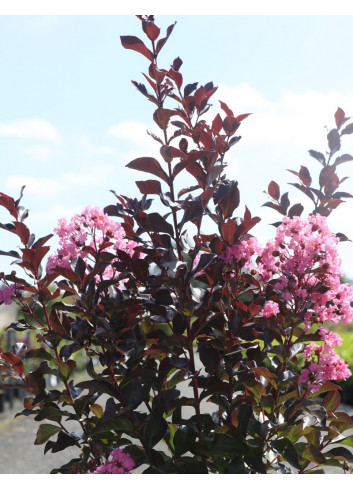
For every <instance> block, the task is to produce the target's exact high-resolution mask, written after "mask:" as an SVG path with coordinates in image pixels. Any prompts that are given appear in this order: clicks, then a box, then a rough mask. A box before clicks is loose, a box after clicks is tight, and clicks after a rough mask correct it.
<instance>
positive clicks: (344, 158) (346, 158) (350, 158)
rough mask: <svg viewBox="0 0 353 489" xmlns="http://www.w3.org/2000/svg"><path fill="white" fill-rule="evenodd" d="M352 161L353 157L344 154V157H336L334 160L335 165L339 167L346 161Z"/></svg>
mask: <svg viewBox="0 0 353 489" xmlns="http://www.w3.org/2000/svg"><path fill="white" fill-rule="evenodd" d="M352 160H353V156H351V155H348V154H344V155H341V156H338V157H337V158H336V159H335V163H334V164H335V165H336V166H337V165H340V164H341V163H346V161H352Z"/></svg>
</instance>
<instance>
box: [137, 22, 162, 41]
mask: <svg viewBox="0 0 353 489" xmlns="http://www.w3.org/2000/svg"><path fill="white" fill-rule="evenodd" d="M142 29H143V32H145V34H146V35H147V37H148V39H150V40H151V41H155V40H156V39H157V37H158V36H159V33H160V31H161V30H160V28H159V27H157V26H156V24H155V23H154V22H150V21H147V20H143V21H142Z"/></svg>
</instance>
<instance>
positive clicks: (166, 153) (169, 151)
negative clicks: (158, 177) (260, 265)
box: [160, 145, 185, 163]
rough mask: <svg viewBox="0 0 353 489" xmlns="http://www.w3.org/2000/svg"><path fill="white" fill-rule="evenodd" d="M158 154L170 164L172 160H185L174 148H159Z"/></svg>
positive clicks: (183, 155)
mask: <svg viewBox="0 0 353 489" xmlns="http://www.w3.org/2000/svg"><path fill="white" fill-rule="evenodd" d="M160 153H161V155H162V157H163V159H164V160H165V161H167V162H169V163H170V162H171V161H172V160H173V159H174V158H185V154H184V153H183V152H182V151H180V149H178V148H174V146H166V145H163V146H161V149H160Z"/></svg>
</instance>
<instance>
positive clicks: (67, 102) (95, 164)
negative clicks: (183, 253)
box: [0, 15, 353, 278]
mask: <svg viewBox="0 0 353 489" xmlns="http://www.w3.org/2000/svg"><path fill="white" fill-rule="evenodd" d="M174 21H177V24H176V26H175V29H174V31H173V33H172V35H171V37H170V38H169V40H168V42H167V44H166V45H165V47H164V49H163V51H162V53H161V56H160V63H159V66H160V67H162V68H168V67H169V65H170V64H171V63H172V61H173V59H174V58H176V57H177V56H179V57H180V58H181V59H182V60H183V66H182V68H181V72H182V73H183V77H184V81H185V83H191V82H195V81H199V82H201V83H202V84H205V83H206V82H208V81H211V80H212V81H213V82H214V84H215V85H217V86H218V87H219V89H218V91H217V92H216V94H215V95H214V96H213V97H212V99H211V100H213V107H212V109H211V110H210V111H209V114H206V117H211V120H212V116H214V115H215V114H216V113H217V112H218V111H219V110H220V108H219V102H218V101H219V100H222V101H224V102H226V103H227V105H228V106H229V107H230V108H232V109H233V111H234V113H235V114H236V115H238V114H242V113H244V112H245V113H248V112H251V113H252V115H251V117H249V118H248V119H246V120H244V122H243V123H242V126H241V129H240V130H239V134H240V135H242V139H241V141H240V142H239V143H238V144H237V145H236V146H234V147H233V149H232V150H231V151H230V152H229V153H228V154H227V155H228V157H227V162H228V165H229V167H228V171H227V174H228V177H229V178H231V179H236V180H238V182H239V188H240V196H241V204H240V208H239V210H238V212H237V214H238V215H240V216H242V215H243V213H244V206H245V205H247V206H248V207H249V209H250V210H251V212H252V214H253V215H258V216H260V217H261V218H262V221H261V223H260V224H259V225H258V226H257V227H256V228H254V230H253V231H254V234H256V236H257V237H258V239H259V240H260V241H262V242H265V241H266V240H267V239H270V238H271V236H273V234H274V230H275V228H274V227H272V226H270V224H271V223H272V222H275V221H278V220H279V214H277V213H276V212H275V211H272V210H271V209H268V208H266V207H262V204H263V203H264V202H266V200H267V197H266V195H265V194H264V193H263V191H264V190H266V189H267V186H268V184H269V182H270V181H271V180H276V181H277V182H278V183H279V184H280V186H281V192H282V193H284V192H285V191H289V197H290V200H291V203H293V204H294V203H296V202H302V203H303V204H305V206H306V210H307V211H310V209H311V208H310V205H307V204H310V201H309V200H308V199H307V198H306V197H305V196H304V194H300V193H299V192H298V191H297V190H296V189H294V188H293V187H291V186H290V185H287V183H288V182H295V181H296V180H295V177H294V175H291V174H290V173H288V171H287V170H286V169H293V170H299V168H300V166H301V165H305V166H307V167H308V168H309V170H310V171H311V172H312V174H313V175H315V171H317V170H319V163H318V162H316V160H314V159H312V158H311V157H310V156H309V155H308V150H309V149H314V150H317V151H321V152H325V151H326V149H327V139H326V134H327V131H328V129H331V128H333V127H334V117H333V116H334V113H335V111H336V110H337V107H341V108H342V109H343V110H344V111H345V112H346V115H347V116H350V115H351V116H353V64H352V62H351V59H352V46H353V28H352V27H353V17H352V16H349V15H347V16H300V15H294V16H289V15H288V16H270V15H263V16H256V15H249V16H246V15H245V16H244V15H238V16H237V15H219V16H212V15H207V16H191V15H190V16H182V15H173V16H171V15H168V16H165V15H162V16H156V23H157V25H159V26H160V27H161V29H162V32H165V30H166V28H167V26H168V25H170V24H172V23H173V22H174ZM120 35H135V36H138V37H141V39H143V40H144V39H145V38H144V34H143V32H142V29H141V26H140V21H139V20H138V19H136V18H135V17H133V16H125V15H115V16H114V15H111V16H98V15H94V16H70V15H64V16H6V15H2V16H0V66H1V77H0V151H1V153H0V154H1V170H2V178H1V185H0V192H4V193H6V194H9V195H11V196H13V197H15V198H17V197H18V195H19V192H20V188H21V186H22V185H26V189H25V194H24V198H23V201H22V202H23V205H25V206H26V207H28V208H29V209H30V217H29V219H28V220H27V225H28V226H29V227H30V229H31V231H32V232H34V233H35V234H36V236H37V237H40V236H44V235H46V234H48V233H49V232H51V231H52V230H53V228H54V227H55V226H56V222H57V219H58V218H59V217H62V216H66V217H71V216H72V215H73V214H75V213H77V212H79V211H81V210H82V209H83V208H84V207H85V206H86V205H88V204H89V205H92V206H100V207H104V206H106V205H109V204H112V203H114V202H115V197H114V196H113V194H111V193H110V192H109V190H110V189H113V190H115V191H116V192H117V193H118V194H124V195H129V196H140V194H139V191H138V189H137V187H136V185H135V184H134V181H135V180H141V179H143V178H148V176H147V174H142V173H139V172H136V171H134V170H129V169H127V168H125V165H126V164H127V163H128V162H129V161H131V160H132V159H134V158H136V157H139V156H155V157H158V143H155V142H154V141H153V140H152V139H151V138H150V137H148V136H147V135H146V130H151V131H152V132H154V133H156V134H158V131H159V129H158V127H157V126H156V125H155V124H154V122H153V120H152V114H153V111H154V106H153V105H152V104H151V103H150V102H148V101H147V99H145V98H144V97H143V96H142V95H141V94H140V93H139V92H138V91H137V90H136V88H135V87H134V86H133V85H132V84H131V82H130V81H131V80H136V81H139V82H143V81H144V78H143V76H142V74H141V73H142V72H146V71H147V69H148V61H147V59H146V58H144V57H143V56H141V55H139V54H138V53H135V52H133V51H128V50H125V49H123V48H122V46H121V44H120V40H119V36H120ZM352 152H353V136H344V138H343V145H342V153H352ZM339 176H342V177H343V176H349V177H350V178H349V180H348V181H347V182H345V183H344V184H343V185H342V190H345V191H347V192H351V193H353V183H352V182H353V180H352V177H353V163H352V162H348V163H346V164H344V165H341V166H340V167H339ZM181 184H185V186H188V185H190V184H194V182H193V179H192V177H190V180H189V181H186V180H185V181H182V182H181ZM351 200H352V202H351V201H348V202H347V203H345V204H342V205H341V206H340V207H339V208H338V209H337V211H336V212H334V213H333V215H332V217H330V218H329V223H330V225H331V228H332V230H333V231H334V232H343V233H345V234H346V235H347V236H348V237H351V238H352V239H353V199H351ZM156 209H157V210H159V211H161V212H167V211H166V208H165V207H164V208H162V207H161V206H160V205H158V206H157V207H156ZM6 219H8V217H7V215H6V213H5V212H3V209H0V221H1V222H4V220H6ZM209 230H210V231H211V229H209ZM209 230H208V229H205V232H208V231H209ZM212 231H213V230H212ZM17 244H18V243H17V241H15V240H12V239H11V236H10V235H9V234H8V233H5V232H4V231H2V232H1V234H0V249H2V250H8V249H11V248H13V247H14V246H17ZM339 247H340V254H341V256H342V259H343V270H344V272H345V274H346V275H347V276H348V277H349V278H353V261H352V256H353V243H350V242H349V243H341V244H340V245H339ZM10 261H11V260H10ZM10 261H9V260H7V259H5V258H1V260H0V265H1V268H2V269H3V268H4V267H7V268H6V270H8V269H9V263H10Z"/></svg>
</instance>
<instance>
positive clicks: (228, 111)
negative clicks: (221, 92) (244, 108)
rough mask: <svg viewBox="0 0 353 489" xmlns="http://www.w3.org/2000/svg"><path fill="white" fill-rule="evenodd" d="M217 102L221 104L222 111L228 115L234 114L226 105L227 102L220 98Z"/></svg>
mask: <svg viewBox="0 0 353 489" xmlns="http://www.w3.org/2000/svg"><path fill="white" fill-rule="evenodd" d="M219 103H220V104H221V109H223V110H224V112H225V113H226V114H227V116H228V117H233V116H234V114H233V111H232V110H230V108H229V107H228V105H227V104H225V103H224V102H222V101H221V100H220V101H219Z"/></svg>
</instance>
